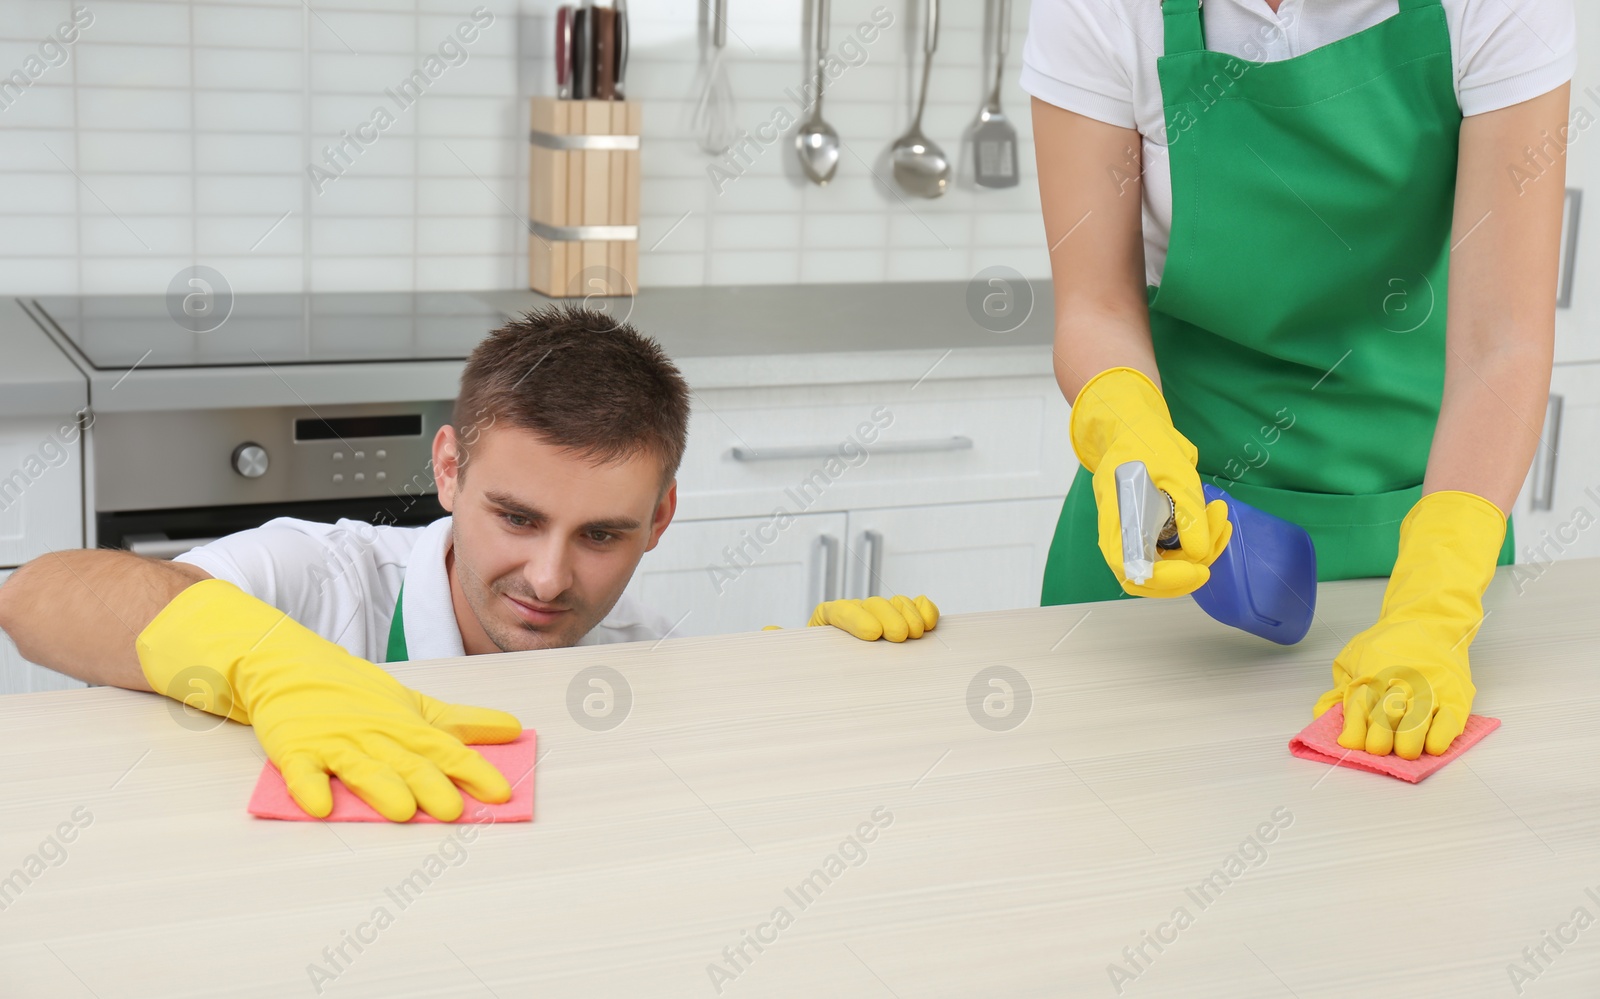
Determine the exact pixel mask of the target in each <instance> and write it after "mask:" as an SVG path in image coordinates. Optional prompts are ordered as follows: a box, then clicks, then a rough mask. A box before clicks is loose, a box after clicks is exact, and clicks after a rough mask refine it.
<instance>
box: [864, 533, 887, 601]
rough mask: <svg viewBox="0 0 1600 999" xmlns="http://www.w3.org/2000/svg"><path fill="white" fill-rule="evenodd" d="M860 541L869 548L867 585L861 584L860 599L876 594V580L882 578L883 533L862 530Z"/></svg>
mask: <svg viewBox="0 0 1600 999" xmlns="http://www.w3.org/2000/svg"><path fill="white" fill-rule="evenodd" d="M861 543H862V544H864V545H866V546H867V547H868V549H869V551H868V554H867V585H866V586H863V587H862V588H861V589H862V591H863V592H862V594H861V599H863V600H865V599H866V598H867V597H875V596H877V595H878V580H879V579H881V578H883V535H882V533H880V532H878V531H862V532H861Z"/></svg>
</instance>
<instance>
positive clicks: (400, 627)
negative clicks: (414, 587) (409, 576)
mask: <svg viewBox="0 0 1600 999" xmlns="http://www.w3.org/2000/svg"><path fill="white" fill-rule="evenodd" d="M405 600H406V588H405V584H404V583H402V584H401V585H400V592H399V594H397V595H396V596H395V598H394V619H393V620H391V621H390V622H389V646H388V648H387V649H386V650H385V651H384V654H383V661H384V662H386V663H403V662H405V661H406V660H407V659H409V658H411V654H410V653H409V652H407V651H406V621H405V616H404V615H403V614H402V613H401V611H400V608H401V607H402V606H404V605H405Z"/></svg>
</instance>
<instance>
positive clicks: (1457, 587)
mask: <svg viewBox="0 0 1600 999" xmlns="http://www.w3.org/2000/svg"><path fill="white" fill-rule="evenodd" d="M1505 536H1506V517H1505V514H1503V513H1501V512H1500V508H1499V507H1497V506H1495V505H1494V504H1493V503H1491V502H1489V501H1488V500H1486V499H1484V498H1483V497H1482V496H1478V495H1476V494H1474V493H1466V492H1457V491H1453V490H1451V491H1444V492H1436V493H1429V494H1428V495H1426V496H1424V497H1422V499H1420V500H1418V501H1417V505H1416V506H1414V507H1412V508H1411V512H1410V513H1408V514H1406V519H1405V520H1404V521H1402V522H1401V524H1400V553H1399V556H1398V557H1397V558H1396V559H1395V563H1394V571H1393V572H1392V573H1391V574H1390V576H1389V586H1388V589H1386V590H1385V591H1384V594H1383V610H1382V611H1381V612H1380V613H1379V615H1378V623H1377V624H1375V625H1373V626H1372V627H1370V628H1368V629H1367V630H1366V631H1364V632H1362V633H1361V634H1359V635H1357V636H1356V637H1355V638H1353V639H1351V641H1350V644H1348V645H1346V646H1345V647H1344V651H1342V652H1340V653H1339V656H1338V658H1336V659H1335V660H1334V661H1333V689H1332V690H1329V691H1328V692H1327V693H1325V694H1323V695H1322V697H1321V698H1319V699H1318V700H1317V704H1316V707H1315V708H1314V709H1313V710H1312V714H1313V716H1314V717H1321V715H1322V713H1323V712H1324V711H1326V710H1328V709H1329V708H1331V707H1333V706H1334V705H1335V704H1340V703H1343V705H1344V731H1343V732H1341V733H1340V735H1339V745H1341V746H1343V747H1344V748H1346V749H1362V750H1365V751H1367V752H1369V753H1375V754H1377V755H1379V756H1385V755H1387V754H1388V753H1390V752H1391V751H1392V752H1393V753H1394V754H1395V755H1396V756H1399V757H1401V758H1403V759H1407V760H1414V759H1416V758H1418V757H1419V756H1421V755H1422V754H1423V752H1424V750H1426V751H1427V752H1429V753H1432V754H1434V755H1436V756H1437V755H1439V754H1442V753H1444V752H1445V751H1446V750H1447V749H1449V748H1450V743H1452V742H1454V741H1455V738H1456V736H1458V735H1460V734H1461V731H1462V729H1463V728H1465V727H1466V724H1467V718H1468V717H1469V716H1470V715H1471V714H1472V698H1473V696H1474V695H1475V694H1476V693H1477V688H1475V687H1474V686H1473V685H1472V670H1471V668H1470V666H1469V664H1468V662H1467V649H1468V647H1470V646H1471V645H1472V639H1473V636H1475V635H1476V634H1477V633H1478V626H1479V625H1481V624H1482V623H1483V593H1484V591H1485V590H1486V589H1488V586H1489V581H1490V580H1491V579H1492V578H1493V577H1494V568H1495V563H1496V562H1497V561H1498V560H1499V555H1500V546H1501V545H1502V544H1503V543H1504V541H1505Z"/></svg>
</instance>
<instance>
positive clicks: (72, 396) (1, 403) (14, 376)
mask: <svg viewBox="0 0 1600 999" xmlns="http://www.w3.org/2000/svg"><path fill="white" fill-rule="evenodd" d="M88 403H89V386H88V384H87V383H86V382H85V381H84V378H83V373H82V372H80V371H79V370H78V369H77V367H76V366H75V365H73V363H72V362H71V361H70V360H68V359H67V356H66V355H65V354H63V353H62V352H61V350H60V349H59V348H58V347H56V345H55V344H54V343H53V342H51V340H50V338H49V337H47V336H46V335H45V334H44V331H43V330H41V329H39V326H38V324H37V323H35V322H34V321H33V319H32V318H31V317H30V316H29V315H28V314H27V313H26V312H23V311H22V307H21V306H20V305H18V304H17V302H16V300H15V299H4V300H0V419H15V418H18V417H33V416H44V417H50V418H52V419H55V418H60V417H70V416H71V415H72V414H73V413H75V412H77V411H78V410H80V409H82V408H83V407H84V406H86V405H88Z"/></svg>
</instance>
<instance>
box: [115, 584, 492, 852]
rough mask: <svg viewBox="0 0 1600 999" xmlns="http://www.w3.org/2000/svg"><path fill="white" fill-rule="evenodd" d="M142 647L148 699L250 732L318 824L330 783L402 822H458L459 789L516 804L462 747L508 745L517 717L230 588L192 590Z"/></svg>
mask: <svg viewBox="0 0 1600 999" xmlns="http://www.w3.org/2000/svg"><path fill="white" fill-rule="evenodd" d="M136 647H137V649H138V653H139V662H140V665H141V666H142V667H143V669H144V675H145V679H146V680H148V681H149V682H150V687H151V689H152V690H154V691H156V692H157V693H160V694H165V695H167V696H168V697H172V698H174V699H177V700H181V701H183V702H184V703H186V704H190V705H192V706H194V707H197V708H201V709H203V710H205V711H208V712H210V713H212V714H214V715H221V716H223V717H226V718H231V719H233V720H234V721H238V722H243V723H245V724H247V725H251V726H253V727H254V728H255V733H256V738H257V739H258V740H260V742H261V746H262V748H264V749H265V750H266V751H267V757H268V758H269V759H271V760H272V762H273V763H275V764H277V767H278V769H279V770H280V771H282V773H283V780H284V783H285V784H286V785H288V788H289V793H290V794H291V795H292V796H293V797H294V800H295V801H296V802H298V803H299V805H300V807H301V808H304V809H305V810H306V811H307V812H308V813H310V814H311V815H315V816H317V817H319V818H320V817H322V816H325V815H327V814H328V813H329V812H330V811H332V809H333V798H332V794H331V792H330V790H329V787H328V776H329V775H330V774H332V775H334V776H337V777H338V778H339V779H340V780H342V781H343V782H344V783H345V785H346V786H347V787H349V788H350V790H351V791H354V792H355V793H356V795H357V796H358V797H360V798H361V800H363V801H365V802H366V803H367V804H369V805H371V806H372V807H373V808H374V809H375V810H377V812H378V813H379V814H381V815H382V816H383V817H384V818H387V819H390V820H391V821H394V822H405V821H407V820H409V819H410V818H411V817H412V816H413V815H414V814H416V811H417V808H418V807H419V806H420V807H421V808H422V810H423V811H425V812H427V813H428V814H429V815H432V816H433V817H434V818H436V819H440V820H441V821H445V822H452V821H454V820H455V819H457V818H459V817H460V816H461V811H462V808H463V802H462V800H461V794H460V792H459V791H457V790H456V785H457V784H459V785H460V786H461V787H462V788H464V789H466V791H467V792H468V793H470V794H471V795H472V796H473V797H475V798H477V799H478V800H480V801H487V802H502V801H508V800H510V798H511V786H510V784H508V783H507V781H506V779H505V777H504V776H503V775H501V773H500V771H498V770H496V769H495V768H494V767H493V766H491V765H490V764H489V762H488V761H487V760H485V759H484V758H483V757H482V756H480V755H479V754H478V753H476V752H474V751H473V750H471V749H468V748H467V747H466V745H464V744H465V743H469V742H472V743H503V742H510V741H512V740H513V739H515V738H516V737H517V736H518V735H519V734H520V733H521V732H522V725H521V723H519V722H518V721H517V719H516V718H514V717H512V716H511V715H508V714H506V713H505V712H504V711H494V710H491V709H488V708H474V707H468V706H466V705H460V704H447V703H445V702H443V701H436V700H434V699H433V698H431V697H428V696H426V695H424V694H420V693H418V692H417V691H415V690H411V689H410V688H408V687H406V686H404V685H402V684H401V683H400V682H399V681H398V680H396V679H395V678H394V677H392V676H390V675H389V674H388V673H386V672H384V671H383V670H382V669H381V668H379V667H378V666H375V665H373V664H372V663H370V662H367V661H366V660H365V659H358V658H356V657H355V656H352V655H351V654H350V653H348V652H346V651H345V650H344V649H343V648H341V647H339V646H338V645H335V644H334V643H332V642H330V641H328V640H327V639H325V638H323V637H321V636H320V635H318V634H316V633H315V632H313V631H311V630H310V629H308V628H306V627H305V626H303V625H301V624H299V623H298V622H296V621H294V620H293V619H291V618H290V617H289V616H288V615H287V614H285V613H283V612H282V611H280V610H278V609H277V608H276V607H273V606H271V605H270V604H267V603H265V602H263V601H260V600H257V599H256V598H255V597H252V596H250V595H249V594H247V593H245V592H244V591H243V590H240V589H239V588H238V587H236V586H234V585H233V584H232V583H228V582H225V581H223V580H220V579H208V580H203V581H201V582H198V583H195V584H194V585H193V586H190V587H188V588H187V589H185V590H184V591H183V592H182V593H180V594H178V596H177V597H175V598H173V600H172V602H171V603H169V604H167V606H166V607H165V608H163V609H162V611H161V613H159V614H157V615H156V616H155V618H154V619H153V620H152V621H151V622H150V624H149V625H148V626H147V627H146V628H145V629H144V630H143V631H142V632H140V633H139V637H138V641H137V643H136ZM190 695H193V696H190Z"/></svg>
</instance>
